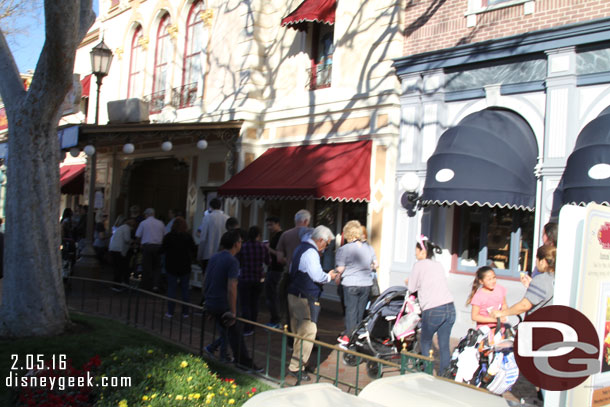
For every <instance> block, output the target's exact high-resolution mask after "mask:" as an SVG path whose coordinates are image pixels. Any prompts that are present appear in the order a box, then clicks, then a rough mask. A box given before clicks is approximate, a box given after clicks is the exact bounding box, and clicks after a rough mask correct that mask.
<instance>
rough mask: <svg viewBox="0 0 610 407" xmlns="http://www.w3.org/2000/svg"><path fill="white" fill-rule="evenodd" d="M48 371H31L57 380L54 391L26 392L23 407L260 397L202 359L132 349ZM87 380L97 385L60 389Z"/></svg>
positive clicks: (226, 402) (233, 401)
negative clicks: (210, 366)
mask: <svg viewBox="0 0 610 407" xmlns="http://www.w3.org/2000/svg"><path fill="white" fill-rule="evenodd" d="M49 366H50V365H49V364H47V365H45V367H44V368H43V369H40V370H33V371H30V372H28V376H36V377H37V380H38V381H41V380H44V381H46V382H50V381H51V379H52V381H53V383H54V384H55V386H53V387H54V388H51V386H46V387H35V388H32V387H24V388H21V389H20V391H19V393H18V395H17V405H18V406H20V407H25V406H36V407H59V406H74V407H77V406H91V405H96V406H118V407H133V406H142V407H144V406H146V407H148V406H150V407H157V406H158V407H161V406H163V407H166V406H210V407H213V406H217V407H220V406H241V405H242V404H243V403H244V402H245V401H246V400H248V399H249V398H250V397H252V396H253V395H254V394H255V393H256V392H257V389H256V388H254V387H249V386H240V385H239V384H238V383H236V382H235V380H234V379H227V378H225V379H223V378H220V377H219V376H218V375H217V374H216V373H214V372H212V371H210V369H209V368H208V365H207V363H206V362H205V361H204V360H203V359H201V358H199V357H195V356H193V355H191V354H188V353H176V354H168V353H165V352H164V351H162V350H161V349H159V348H150V347H135V348H134V347H131V348H129V347H128V348H125V349H123V350H121V351H118V352H115V353H113V354H112V355H110V356H109V357H106V358H104V359H101V360H100V357H99V356H94V357H92V358H91V360H89V361H88V362H87V363H85V364H84V365H83V367H82V368H81V369H76V368H74V367H73V366H72V363H71V361H70V360H68V361H67V365H66V367H65V369H62V370H59V369H52V368H50V367H49ZM43 376H44V378H43ZM87 377H91V378H92V379H91V383H93V385H80V386H79V385H76V386H61V389H60V388H59V387H60V386H57V383H58V382H59V381H62V382H64V383H68V382H69V380H68V379H69V378H72V379H71V380H70V381H72V382H74V383H78V382H79V381H78V380H77V379H78V378H81V379H83V380H81V381H80V382H81V383H86V382H87V381H86V380H84V379H86V378H87ZM125 378H128V380H125ZM110 379H113V380H110ZM104 383H105V385H104ZM113 383H114V385H113Z"/></svg>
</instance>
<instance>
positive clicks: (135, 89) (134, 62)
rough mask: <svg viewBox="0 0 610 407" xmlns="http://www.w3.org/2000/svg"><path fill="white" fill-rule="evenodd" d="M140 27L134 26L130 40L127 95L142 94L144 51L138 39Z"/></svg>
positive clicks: (140, 36) (138, 95)
mask: <svg viewBox="0 0 610 407" xmlns="http://www.w3.org/2000/svg"><path fill="white" fill-rule="evenodd" d="M141 38H142V27H139V26H138V28H136V30H135V32H134V33H133V38H132V40H131V54H130V57H129V80H128V84H127V97H128V98H130V97H141V96H142V80H143V79H144V73H143V70H144V52H143V49H142V45H141V44H140V39H141Z"/></svg>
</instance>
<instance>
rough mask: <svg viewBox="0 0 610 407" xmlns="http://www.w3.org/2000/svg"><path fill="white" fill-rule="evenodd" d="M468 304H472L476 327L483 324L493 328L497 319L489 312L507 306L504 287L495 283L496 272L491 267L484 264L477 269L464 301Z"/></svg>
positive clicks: (472, 315)
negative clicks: (466, 298)
mask: <svg viewBox="0 0 610 407" xmlns="http://www.w3.org/2000/svg"><path fill="white" fill-rule="evenodd" d="M468 304H470V305H472V311H471V317H472V320H473V321H474V322H476V323H477V328H480V327H482V326H485V325H486V326H488V327H490V328H495V326H496V321H497V320H496V318H492V317H491V316H490V315H489V313H490V312H491V311H494V310H496V311H497V310H504V309H506V308H507V305H506V288H504V287H502V286H501V285H499V284H496V273H495V272H494V270H493V269H492V268H491V267H488V266H484V267H481V268H479V269H478V270H477V274H476V276H475V277H474V281H473V282H472V291H471V292H470V295H469V296H468V300H467V301H466V305H468Z"/></svg>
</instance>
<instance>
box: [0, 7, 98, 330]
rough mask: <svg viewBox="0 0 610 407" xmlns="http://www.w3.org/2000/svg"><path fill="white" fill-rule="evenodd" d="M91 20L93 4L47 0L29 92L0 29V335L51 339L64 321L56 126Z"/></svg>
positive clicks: (63, 325)
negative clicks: (2, 142) (0, 262)
mask: <svg viewBox="0 0 610 407" xmlns="http://www.w3.org/2000/svg"><path fill="white" fill-rule="evenodd" d="M94 18H95V15H94V14H93V11H92V9H91V0H62V1H54V0H45V36H46V38H45V43H44V46H43V49H42V52H41V54H40V58H39V60H38V64H37V65H36V72H35V73H34V77H33V79H32V84H31V86H30V89H29V90H28V91H27V92H26V91H25V90H24V89H23V85H22V83H21V79H20V77H19V72H18V70H17V66H16V65H15V61H14V59H13V56H12V55H11V53H10V50H9V48H8V45H7V44H6V40H5V38H4V35H3V34H2V31H1V30H0V78H2V80H1V81H0V94H1V95H2V98H3V100H4V102H5V107H6V111H7V116H8V124H9V133H8V162H7V198H6V231H5V232H6V233H5V247H4V281H3V287H2V290H3V291H2V304H1V306H0V336H8V337H23V336H41V335H54V334H58V333H61V332H63V330H64V329H65V326H66V323H67V321H68V310H67V307H66V300H65V295H64V289H63V282H62V277H61V259H60V251H59V246H60V228H59V195H60V193H59V191H60V189H59V143H58V139H57V123H58V120H59V110H60V106H61V103H62V101H63V100H64V98H65V96H66V94H67V93H68V91H69V90H70V88H71V86H72V73H73V69H74V57H75V54H76V47H77V46H78V44H79V43H80V42H81V40H82V39H83V38H84V36H85V34H86V32H87V30H88V29H89V27H91V24H92V23H93V20H94Z"/></svg>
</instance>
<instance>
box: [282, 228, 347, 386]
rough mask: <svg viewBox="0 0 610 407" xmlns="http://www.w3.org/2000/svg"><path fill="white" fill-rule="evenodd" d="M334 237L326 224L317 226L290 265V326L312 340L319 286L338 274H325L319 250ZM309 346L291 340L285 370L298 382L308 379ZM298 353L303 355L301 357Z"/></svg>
mask: <svg viewBox="0 0 610 407" xmlns="http://www.w3.org/2000/svg"><path fill="white" fill-rule="evenodd" d="M333 238H334V236H333V233H332V232H331V231H330V229H329V228H327V227H326V226H322V225H320V226H318V227H316V228H315V229H314V230H313V233H312V234H311V236H310V237H308V238H307V237H305V238H304V240H303V241H302V242H301V244H300V245H299V246H298V247H297V248H296V249H295V251H294V254H293V256H292V261H291V265H290V284H289V285H288V310H289V313H290V326H291V327H292V328H293V329H294V332H295V333H296V334H297V335H299V336H301V337H304V338H306V339H309V340H312V341H313V340H314V339H315V338H316V333H317V331H318V326H317V323H318V316H319V314H320V294H321V293H322V288H321V285H322V284H323V283H327V282H329V281H332V280H334V279H335V277H336V276H337V273H336V272H335V271H334V270H330V271H329V272H328V273H325V272H324V270H322V265H321V264H320V254H319V253H321V252H323V251H324V250H325V249H326V247H328V245H329V244H330V241H331V240H332V239H333ZM301 342H302V345H301ZM312 348H313V342H310V341H301V340H300V339H295V340H294V346H293V351H292V358H291V360H290V365H289V366H288V373H289V374H290V375H292V376H294V377H296V378H297V380H298V381H301V380H303V381H308V380H310V378H309V375H308V374H307V373H306V372H305V370H303V368H304V367H305V365H306V364H307V361H308V360H309V356H310V355H311V350H312ZM301 350H302V353H301ZM299 356H302V359H300V358H299Z"/></svg>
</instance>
